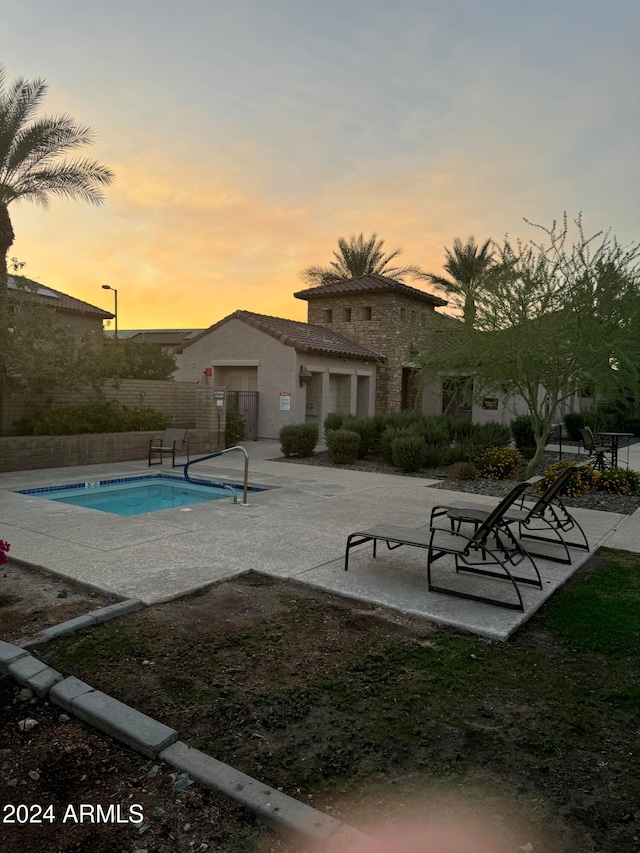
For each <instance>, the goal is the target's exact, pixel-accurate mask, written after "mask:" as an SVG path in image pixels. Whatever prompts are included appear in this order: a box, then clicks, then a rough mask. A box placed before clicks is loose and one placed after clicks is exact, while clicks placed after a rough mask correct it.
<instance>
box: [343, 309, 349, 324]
mask: <svg viewBox="0 0 640 853" xmlns="http://www.w3.org/2000/svg"><path fill="white" fill-rule="evenodd" d="M342 319H343V320H344V322H345V323H350V322H351V308H343V309H342Z"/></svg>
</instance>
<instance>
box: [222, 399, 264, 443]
mask: <svg viewBox="0 0 640 853" xmlns="http://www.w3.org/2000/svg"><path fill="white" fill-rule="evenodd" d="M227 411H228V412H238V413H239V414H241V415H243V416H244V422H245V424H246V426H247V438H249V439H252V440H253V441H257V440H258V392H257V391H227Z"/></svg>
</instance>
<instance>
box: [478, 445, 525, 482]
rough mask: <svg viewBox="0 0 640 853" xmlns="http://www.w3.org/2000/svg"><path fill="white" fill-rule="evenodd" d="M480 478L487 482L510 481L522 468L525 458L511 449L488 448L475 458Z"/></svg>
mask: <svg viewBox="0 0 640 853" xmlns="http://www.w3.org/2000/svg"><path fill="white" fill-rule="evenodd" d="M472 461H473V463H474V465H475V466H476V468H477V469H478V475H479V476H480V477H486V479H487V480H510V479H511V478H512V477H515V475H516V474H517V472H518V470H519V469H520V468H521V467H522V463H523V462H524V457H523V456H522V454H521V453H519V452H518V451H517V450H514V449H513V448H511V447H487V448H486V449H485V450H483V451H482V452H481V453H478V454H477V455H476V456H474V457H473V460H472Z"/></svg>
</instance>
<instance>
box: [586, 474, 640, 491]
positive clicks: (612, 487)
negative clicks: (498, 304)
mask: <svg viewBox="0 0 640 853" xmlns="http://www.w3.org/2000/svg"><path fill="white" fill-rule="evenodd" d="M639 482H640V474H638V473H636V472H635V471H628V470H627V469H626V468H606V469H605V470H604V471H600V472H599V473H597V474H596V475H595V487H596V489H597V490H598V491H599V492H607V493H608V494H610V495H632V494H633V493H634V492H635V491H637V489H638V483H639Z"/></svg>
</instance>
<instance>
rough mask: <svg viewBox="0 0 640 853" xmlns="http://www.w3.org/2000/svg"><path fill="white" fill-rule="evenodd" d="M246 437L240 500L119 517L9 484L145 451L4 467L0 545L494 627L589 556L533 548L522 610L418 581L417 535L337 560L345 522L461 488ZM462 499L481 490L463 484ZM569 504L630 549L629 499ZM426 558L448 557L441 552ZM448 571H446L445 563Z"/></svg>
mask: <svg viewBox="0 0 640 853" xmlns="http://www.w3.org/2000/svg"><path fill="white" fill-rule="evenodd" d="M246 446H247V449H248V451H249V454H250V456H251V462H250V482H251V484H252V485H263V486H266V487H268V488H269V491H266V492H262V493H259V494H256V495H253V496H250V506H248V507H242V506H240V505H235V506H234V505H233V504H232V503H231V501H230V500H223V501H214V502H211V503H201V504H197V505H194V506H193V507H191V508H189V509H186V510H185V509H168V510H163V511H162V512H157V513H152V514H148V515H141V516H134V517H130V518H127V517H121V516H116V515H112V514H110V513H105V512H99V511H97V510H91V509H85V508H83V507H75V506H71V505H69V504H63V503H58V502H54V501H48V500H46V499H44V498H40V497H37V496H34V495H20V494H16V493H15V490H16V489H26V488H37V487H39V486H46V485H62V484H66V483H74V482H85V481H94V480H97V479H101V478H114V477H127V476H132V475H137V474H146V473H158V472H159V471H160V470H161V469H160V467H159V466H158V467H156V468H153V469H151V470H149V468H148V467H147V464H146V461H140V462H133V463H132V462H129V463H123V464H110V465H93V466H84V467H78V468H55V469H52V468H49V469H41V470H37V471H19V472H14V473H8V474H2V475H0V538H3V539H7V540H8V541H9V542H10V543H11V556H12V557H14V558H16V559H18V560H23V561H25V562H27V563H30V564H32V565H35V566H39V567H42V568H44V569H46V570H48V571H50V572H54V573H56V574H58V575H61V576H63V577H68V578H69V579H73V580H77V581H80V582H81V583H84V584H89V585H91V586H93V587H96V588H98V589H101V590H104V591H107V592H109V593H113V594H116V595H119V596H122V597H131V598H141V599H142V600H144V601H145V602H147V603H156V602H161V601H166V600H169V599H171V598H174V597H177V596H181V595H185V594H186V593H188V592H190V591H193V590H195V589H198V588H201V587H203V586H205V585H207V584H210V583H212V582H215V581H221V580H225V579H229V578H233V577H235V576H238V575H240V574H243V573H245V572H248V571H256V572H261V573H263V574H266V575H270V576H272V577H277V578H281V579H283V580H289V581H295V582H298V583H303V584H309V585H311V586H314V587H318V588H320V589H324V590H326V591H328V592H332V593H335V594H339V595H345V596H348V597H350V598H354V599H358V600H362V601H366V602H369V603H371V604H374V605H380V606H384V607H391V608H394V609H396V610H399V611H401V612H403V613H407V614H412V615H416V616H420V617H423V618H425V619H429V620H432V621H435V622H440V623H443V624H447V625H452V626H455V627H458V628H461V629H466V630H469V631H472V632H475V633H477V634H480V635H483V636H487V637H491V638H496V639H503V640H504V639H506V638H507V637H508V636H509V635H510V634H511V633H512V632H513V631H514V630H516V629H517V628H518V627H519V625H521V624H522V623H523V622H525V621H526V620H527V619H528V618H530V616H531V615H532V614H533V613H534V612H535V611H536V610H537V609H538V608H539V607H540V606H541V605H542V604H543V602H544V601H545V600H546V599H547V598H548V597H549V596H550V595H551V594H552V593H553V592H554V591H555V590H556V589H557V588H558V587H559V586H560V585H561V584H562V583H564V581H565V580H566V579H567V578H568V577H569V576H570V575H571V574H572V573H573V572H574V571H575V570H576V569H577V568H578V566H580V565H581V564H582V563H583V562H584V561H585V559H587V555H583V553H582V552H574V553H575V554H576V558H575V560H574V563H573V565H572V566H561V565H559V564H557V563H552V562H550V561H546V560H539V561H537V562H538V567H539V570H540V573H541V575H542V578H543V590H542V592H540V591H537V590H535V589H529V588H527V587H525V588H522V593H523V598H524V601H525V613H524V614H522V613H518V612H515V611H508V610H504V609H502V608H498V607H494V606H490V605H486V604H481V603H476V602H472V601H463V600H460V599H456V598H453V597H451V596H446V595H441V594H435V593H429V592H428V591H427V582H426V569H425V559H426V554H425V552H424V551H422V550H420V549H413V548H402V549H401V550H399V551H393V552H390V551H387V550H386V548H380V549H379V552H378V553H379V556H378V558H377V559H376V560H373V559H372V556H371V547H370V546H363V547H362V548H361V549H358V550H355V551H353V552H352V557H351V560H350V567H349V572H345V571H344V568H343V560H344V548H345V543H346V538H347V535H348V534H349V533H351V532H353V531H355V530H358V529H362V528H363V527H370V526H372V525H373V524H376V523H383V522H387V523H392V524H399V525H403V526H406V527H416V528H417V527H423V526H425V525H427V526H428V520H429V512H430V510H431V507H432V506H433V505H435V504H441V503H451V502H455V501H456V500H458V501H459V500H460V493H459V492H453V491H446V490H441V489H430V488H428V486H429V484H430V483H433V482H434V481H433V480H424V479H419V478H413V477H402V476H395V475H389V474H372V473H366V472H358V471H347V470H338V469H333V468H322V467H315V466H306V465H296V464H282V463H281V462H276V461H271V460H273V459H274V458H275V457H277V456H279V455H280V451H279V444H278V442H274V441H260V442H247V444H246ZM638 452H639V454H640V448H639V451H638ZM639 459H640V456H639ZM242 465H243V459H242V457H241V456H240V454H238V455H237V457H236V456H234V455H231V454H230V455H226V456H224V457H222V458H219V459H215V460H211V461H208V462H204V463H201V465H200V466H198V467H199V468H201V471H202V473H203V474H206V475H208V476H215V477H220V478H222V477H226V478H227V479H228V480H229V481H230V482H241V476H242V473H241V472H242ZM165 470H169V466H166V465H165ZM179 470H180V469H176V473H178V472H179ZM464 500H465V501H469V500H471V501H474V502H478V503H485V502H487V501H488V500H490V499H488V498H486V497H485V496H474V495H465V496H464ZM575 515H576V518H577V519H578V520H579V522H580V523H581V524H582V525H583V527H584V529H585V531H586V533H587V536H588V538H589V542H590V545H591V546H592V549H593V548H595V547H597V546H599V545H600V544H603V543H604V544H607V545H609V546H611V547H622V548H627V549H629V550H634V551H640V524H639V523H638V522H639V521H640V513H636V514H635V515H634V516H632V517H629V516H623V515H619V514H615V513H607V512H595V511H590V510H580V509H578V510H576V511H575ZM435 570H436V571H438V572H440V571H443V570H444V571H446V566H444V561H443V568H441V563H437V564H436V567H435ZM447 576H448V577H447V583H450V582H451V578H452V576H453V573H452V572H451V571H448V572H447ZM464 586H465V589H466V590H469V591H471V590H473V589H474V588H475V589H477V590H481V591H482V593H483V594H487V592H488V593H489V594H492V595H493V594H499V593H496V590H500V589H504V588H507V587H508V585H507V584H505V583H504V582H501V581H495V582H494V581H490V580H487V579H486V578H481V579H478V578H473V577H469V576H465V577H464ZM507 591H508V590H507Z"/></svg>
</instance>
